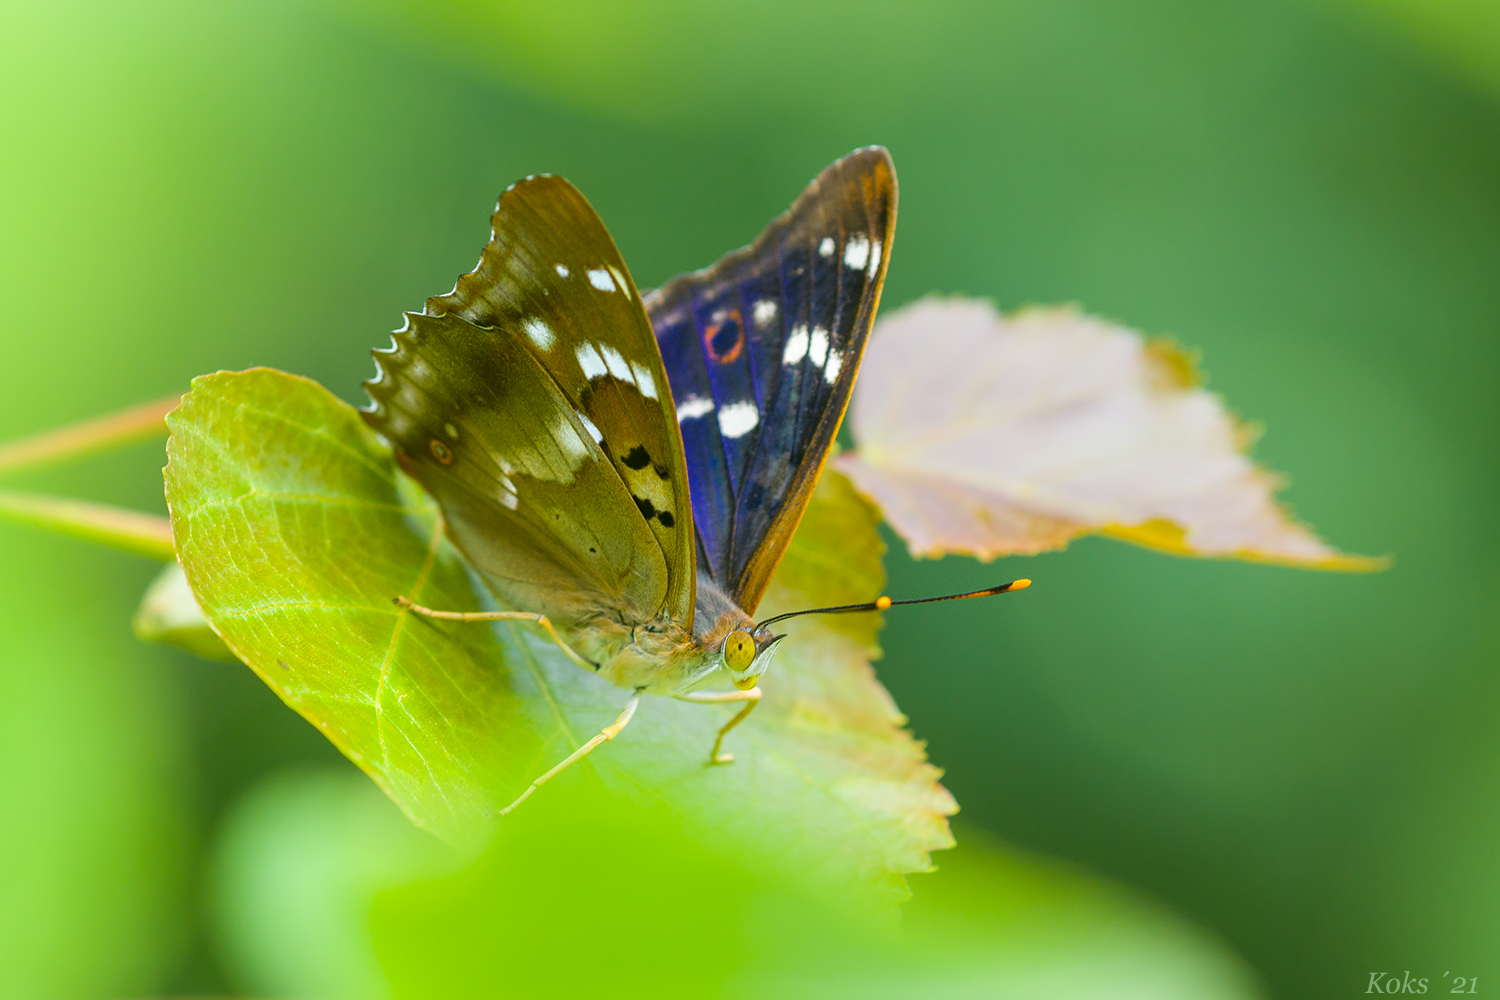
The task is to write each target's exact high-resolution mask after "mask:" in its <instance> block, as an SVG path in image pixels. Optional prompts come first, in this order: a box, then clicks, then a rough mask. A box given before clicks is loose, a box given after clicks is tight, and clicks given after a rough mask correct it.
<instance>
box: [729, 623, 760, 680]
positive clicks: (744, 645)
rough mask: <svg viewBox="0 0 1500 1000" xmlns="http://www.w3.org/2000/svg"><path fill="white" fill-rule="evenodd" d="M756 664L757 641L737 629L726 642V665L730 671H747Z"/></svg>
mask: <svg viewBox="0 0 1500 1000" xmlns="http://www.w3.org/2000/svg"><path fill="white" fill-rule="evenodd" d="M753 662H755V640H754V639H752V638H750V633H749V632H746V631H745V630H744V629H735V630H734V631H733V632H731V633H729V636H728V638H726V639H725V640H724V665H725V666H726V667H728V668H729V669H730V670H746V669H749V667H750V664H751V663H753Z"/></svg>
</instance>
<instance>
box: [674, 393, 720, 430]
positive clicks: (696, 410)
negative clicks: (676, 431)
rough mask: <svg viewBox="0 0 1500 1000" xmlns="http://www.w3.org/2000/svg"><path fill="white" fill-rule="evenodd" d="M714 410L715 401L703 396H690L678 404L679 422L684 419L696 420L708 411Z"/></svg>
mask: <svg viewBox="0 0 1500 1000" xmlns="http://www.w3.org/2000/svg"><path fill="white" fill-rule="evenodd" d="M713 411H714V401H713V400H711V399H704V398H703V397H702V396H689V397H688V398H687V399H684V400H683V401H682V402H681V403H679V404H677V422H678V423H679V424H680V423H682V422H683V421H684V420H696V419H697V418H699V417H701V416H703V415H704V414H707V413H712V412H713Z"/></svg>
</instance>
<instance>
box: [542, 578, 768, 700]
mask: <svg viewBox="0 0 1500 1000" xmlns="http://www.w3.org/2000/svg"><path fill="white" fill-rule="evenodd" d="M696 603H697V613H696V614H695V615H694V623H693V628H692V629H691V630H689V629H687V628H685V627H684V626H683V625H682V623H680V622H678V621H675V620H673V619H672V618H670V617H666V616H663V617H658V618H656V619H654V620H652V621H645V622H634V623H631V622H626V621H621V620H620V619H619V618H612V617H607V616H591V617H590V618H589V619H587V620H584V621H581V622H578V623H577V624H575V625H573V627H572V628H570V629H568V631H570V632H572V634H573V637H574V639H573V641H574V645H575V646H576V648H578V650H579V651H580V652H581V653H582V654H583V655H584V656H586V657H588V658H589V659H591V660H593V661H594V662H596V663H598V664H599V671H598V672H599V676H600V677H603V678H604V679H605V680H607V681H609V682H610V683H611V684H614V685H616V686H618V687H623V688H630V689H632V690H634V689H637V688H644V689H645V690H647V691H650V692H652V693H653V694H673V693H676V694H681V693H685V692H687V691H689V690H692V689H693V688H695V687H698V686H701V685H704V684H708V683H710V682H712V681H714V680H715V679H720V680H730V681H734V682H741V681H743V679H744V678H745V677H746V676H750V677H752V678H753V677H758V676H759V675H760V673H762V672H764V670H765V669H766V667H768V666H769V665H770V660H771V654H772V653H773V652H774V648H775V646H776V643H777V642H778V641H779V640H780V638H781V636H775V635H771V634H770V631H769V630H768V629H760V628H757V626H756V624H755V622H754V620H752V619H751V617H750V616H749V615H748V614H746V613H745V612H744V610H743V609H741V608H740V607H739V606H738V605H736V604H735V603H734V601H733V600H732V599H730V597H729V596H728V595H727V594H725V593H724V591H723V590H722V589H720V588H719V586H718V585H717V584H715V583H714V581H713V580H712V579H710V578H708V577H707V575H706V574H705V575H703V576H700V577H699V579H698V582H697V602H696ZM736 631H744V632H747V633H749V634H750V635H751V637H752V638H753V640H754V642H755V644H756V651H757V653H758V654H760V655H757V656H756V658H755V663H754V665H753V666H752V667H751V668H749V669H747V670H744V671H732V670H729V669H727V668H726V667H725V663H724V642H725V639H726V638H727V637H728V636H729V635H730V634H731V633H733V632H736ZM716 675H718V676H717V678H716Z"/></svg>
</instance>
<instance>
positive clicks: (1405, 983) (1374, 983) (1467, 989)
mask: <svg viewBox="0 0 1500 1000" xmlns="http://www.w3.org/2000/svg"><path fill="white" fill-rule="evenodd" d="M1438 982H1439V983H1448V982H1451V983H1453V989H1451V990H1449V991H1448V992H1449V993H1477V992H1478V991H1479V978H1478V977H1477V976H1476V977H1474V978H1471V979H1465V978H1464V977H1463V976H1452V975H1451V974H1450V973H1447V972H1444V973H1443V974H1442V976H1440V977H1439V978H1438ZM1365 992H1366V993H1426V992H1427V979H1426V977H1423V978H1421V979H1413V978H1412V977H1411V973H1410V972H1403V973H1402V974H1401V975H1400V976H1397V975H1396V974H1395V973H1394V972H1372V973H1370V985H1369V987H1368V988H1367V989H1366V990H1365Z"/></svg>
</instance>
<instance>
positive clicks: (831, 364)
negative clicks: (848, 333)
mask: <svg viewBox="0 0 1500 1000" xmlns="http://www.w3.org/2000/svg"><path fill="white" fill-rule="evenodd" d="M843 367H844V356H843V355H842V354H840V353H839V352H837V351H834V352H833V353H832V354H830V355H829V356H828V365H827V367H825V368H824V369H823V377H824V378H825V379H827V380H828V384H829V385H833V384H834V383H835V382H837V381H838V380H839V370H840V369H841V368H843Z"/></svg>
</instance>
